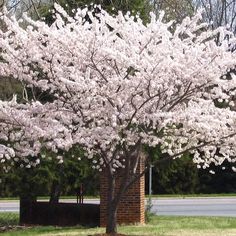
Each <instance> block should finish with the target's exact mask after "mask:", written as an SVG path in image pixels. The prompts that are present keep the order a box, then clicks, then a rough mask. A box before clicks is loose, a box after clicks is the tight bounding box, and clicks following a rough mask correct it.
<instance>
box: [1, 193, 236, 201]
mask: <svg viewBox="0 0 236 236" xmlns="http://www.w3.org/2000/svg"><path fill="white" fill-rule="evenodd" d="M145 197H146V198H149V195H146V196H145ZM151 197H152V198H197V197H200V198H201V197H209V198H211V197H212V198H214V197H216V198H217V197H236V193H219V194H218V193H212V194H154V195H151ZM99 198H100V197H99V196H97V195H96V196H84V199H99ZM37 199H38V200H49V197H48V196H40V197H37ZM66 199H75V200H76V196H61V197H60V200H66ZM16 200H17V201H18V200H19V198H18V197H8V198H7V197H6V198H0V201H16Z"/></svg>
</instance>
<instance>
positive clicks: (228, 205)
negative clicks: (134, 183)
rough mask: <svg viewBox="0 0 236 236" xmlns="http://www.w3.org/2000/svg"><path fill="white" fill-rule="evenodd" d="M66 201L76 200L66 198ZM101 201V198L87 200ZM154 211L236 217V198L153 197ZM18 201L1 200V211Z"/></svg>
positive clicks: (13, 207)
mask: <svg viewBox="0 0 236 236" xmlns="http://www.w3.org/2000/svg"><path fill="white" fill-rule="evenodd" d="M64 202H74V200H66V201H64ZM85 202H88V203H99V200H85ZM152 205H153V207H152V211H153V213H155V214H156V215H175V216H178V215H179V216H180V215H181V216H232V217H236V198H234V197H228V198H225V197H222V198H184V199H182V198H166V199H163V198H161V199H160V198H159V199H156V198H155V199H152ZM18 211H19V202H18V201H0V212H18Z"/></svg>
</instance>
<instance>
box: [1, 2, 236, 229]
mask: <svg viewBox="0 0 236 236" xmlns="http://www.w3.org/2000/svg"><path fill="white" fill-rule="evenodd" d="M55 7H56V9H57V13H56V14H55V22H54V23H53V24H52V25H51V26H48V25H46V24H45V23H44V22H42V21H33V20H32V19H30V18H28V17H27V16H26V15H25V16H24V24H22V23H21V22H19V21H17V20H16V19H15V18H14V17H8V16H7V13H6V12H5V13H4V14H2V16H1V20H2V21H3V22H4V24H5V26H6V29H7V30H6V29H5V30H1V31H0V77H14V78H15V79H17V80H19V81H22V82H23V83H24V84H26V85H27V86H28V87H30V88H32V87H37V88H39V89H40V90H41V91H45V92H47V93H48V94H50V95H51V96H52V97H53V99H51V100H50V101H48V102H45V103H42V102H40V101H37V100H27V99H26V101H25V102H24V103H18V102H17V98H16V97H13V99H12V100H11V101H0V121H1V126H0V162H1V163H2V165H4V166H5V168H6V169H7V168H8V166H10V165H11V164H12V163H13V162H15V161H17V162H19V161H21V162H22V165H24V166H25V167H28V168H30V167H31V166H35V165H38V164H39V163H40V158H42V156H43V155H42V153H43V152H44V151H45V150H47V151H48V152H52V153H56V155H55V157H56V158H58V161H59V162H60V163H63V152H66V151H68V150H70V149H72V148H73V147H75V146H77V145H78V146H80V147H82V148H83V149H84V150H85V152H86V155H87V157H88V158H91V159H92V163H93V164H92V166H93V168H96V169H98V171H106V172H107V173H108V178H109V179H108V182H109V191H110V192H109V198H108V199H109V202H110V204H109V205H108V217H107V219H108V222H107V229H106V231H107V233H112V232H116V212H117V206H118V204H119V201H120V199H121V197H122V196H123V195H124V193H125V192H126V191H127V189H128V188H129V187H130V185H131V184H132V183H133V182H134V181H135V180H136V179H137V178H139V177H140V174H137V171H136V169H137V163H138V162H139V161H140V158H141V155H140V152H142V147H143V145H147V146H151V147H155V146H159V147H160V149H161V151H162V152H163V153H167V154H168V155H169V156H170V157H173V158H176V157H181V154H183V153H185V152H187V151H188V152H190V153H192V154H193V161H194V162H195V163H196V164H197V165H198V167H203V168H206V167H208V166H209V165H210V164H211V163H214V164H215V165H220V164H222V163H223V161H225V160H228V161H230V162H235V160H236V158H235V156H236V155H235V154H236V145H235V144H236V139H235V133H236V126H235V124H236V113H235V111H234V109H233V108H234V103H233V100H234V94H235V89H236V78H235V75H234V74H233V73H231V71H232V70H233V69H234V68H235V64H236V61H235V58H236V55H235V52H232V50H230V47H231V45H233V44H234V43H235V38H234V37H233V35H231V34H230V33H229V32H226V31H225V30H224V29H223V28H218V29H216V30H214V31H212V30H208V29H207V25H206V24H204V23H201V14H200V13H198V14H197V15H195V16H194V17H193V18H192V19H190V18H186V19H185V20H184V21H183V22H182V23H181V24H180V25H173V22H169V23H163V22H162V17H163V14H160V17H159V18H158V19H156V18H155V16H154V15H151V20H150V23H148V24H147V25H144V24H143V23H142V21H141V20H140V19H139V18H138V17H137V18H134V17H133V16H130V15H129V14H127V15H122V14H121V13H119V14H118V15H117V16H111V15H109V14H108V13H107V12H105V11H103V10H101V11H100V12H99V13H97V14H93V13H91V12H89V11H88V10H87V9H78V10H77V11H76V13H75V16H74V17H73V18H72V17H70V16H68V15H67V14H66V12H65V11H64V10H63V9H62V8H61V7H60V6H58V5H56V6H55ZM85 15H87V16H89V18H90V22H88V21H86V20H84V19H85ZM21 25H23V26H21ZM25 25H27V27H26V26H25ZM225 34H227V37H225ZM216 35H218V36H219V35H220V37H219V38H220V39H221V43H220V44H219V45H216V43H215V40H214V39H215V36H216ZM226 38H227V40H226ZM222 102H224V103H225V104H227V105H226V106H224V108H219V106H218V104H219V103H222ZM121 168H122V169H123V171H124V173H125V174H124V176H122V178H123V181H122V184H121V186H120V187H119V189H118V191H117V192H116V193H115V191H114V188H115V186H116V178H117V175H116V173H117V172H118V170H119V169H121ZM142 174H143V173H142Z"/></svg>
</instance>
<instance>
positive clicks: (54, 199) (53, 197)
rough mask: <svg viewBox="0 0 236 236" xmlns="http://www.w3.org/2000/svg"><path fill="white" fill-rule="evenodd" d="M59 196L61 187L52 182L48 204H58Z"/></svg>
mask: <svg viewBox="0 0 236 236" xmlns="http://www.w3.org/2000/svg"><path fill="white" fill-rule="evenodd" d="M60 194H61V185H60V183H58V182H57V181H53V183H52V187H51V193H50V200H49V202H50V203H58V202H59V198H60Z"/></svg>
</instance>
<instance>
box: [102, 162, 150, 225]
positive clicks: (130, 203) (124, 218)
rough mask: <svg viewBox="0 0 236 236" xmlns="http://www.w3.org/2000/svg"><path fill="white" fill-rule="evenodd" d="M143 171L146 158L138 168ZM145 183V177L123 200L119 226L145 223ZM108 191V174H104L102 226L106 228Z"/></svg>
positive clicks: (118, 214) (119, 213)
mask: <svg viewBox="0 0 236 236" xmlns="http://www.w3.org/2000/svg"><path fill="white" fill-rule="evenodd" d="M143 170H144V158H142V161H141V163H139V168H138V171H139V173H140V172H141V171H143ZM144 181H145V180H144V176H143V177H141V178H140V179H139V180H137V181H136V182H135V183H134V184H133V185H132V186H131V188H130V189H129V190H128V192H127V193H126V194H125V195H124V197H123V198H122V199H121V202H120V204H119V207H118V212H117V222H118V224H133V223H145V202H144V200H145V192H144V190H145V189H144V188H145V187H144ZM118 182H119V180H118ZM118 184H119V183H118ZM118 184H117V185H118ZM107 189H108V183H107V178H106V173H105V172H103V173H102V174H101V176H100V226H106V215H107Z"/></svg>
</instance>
